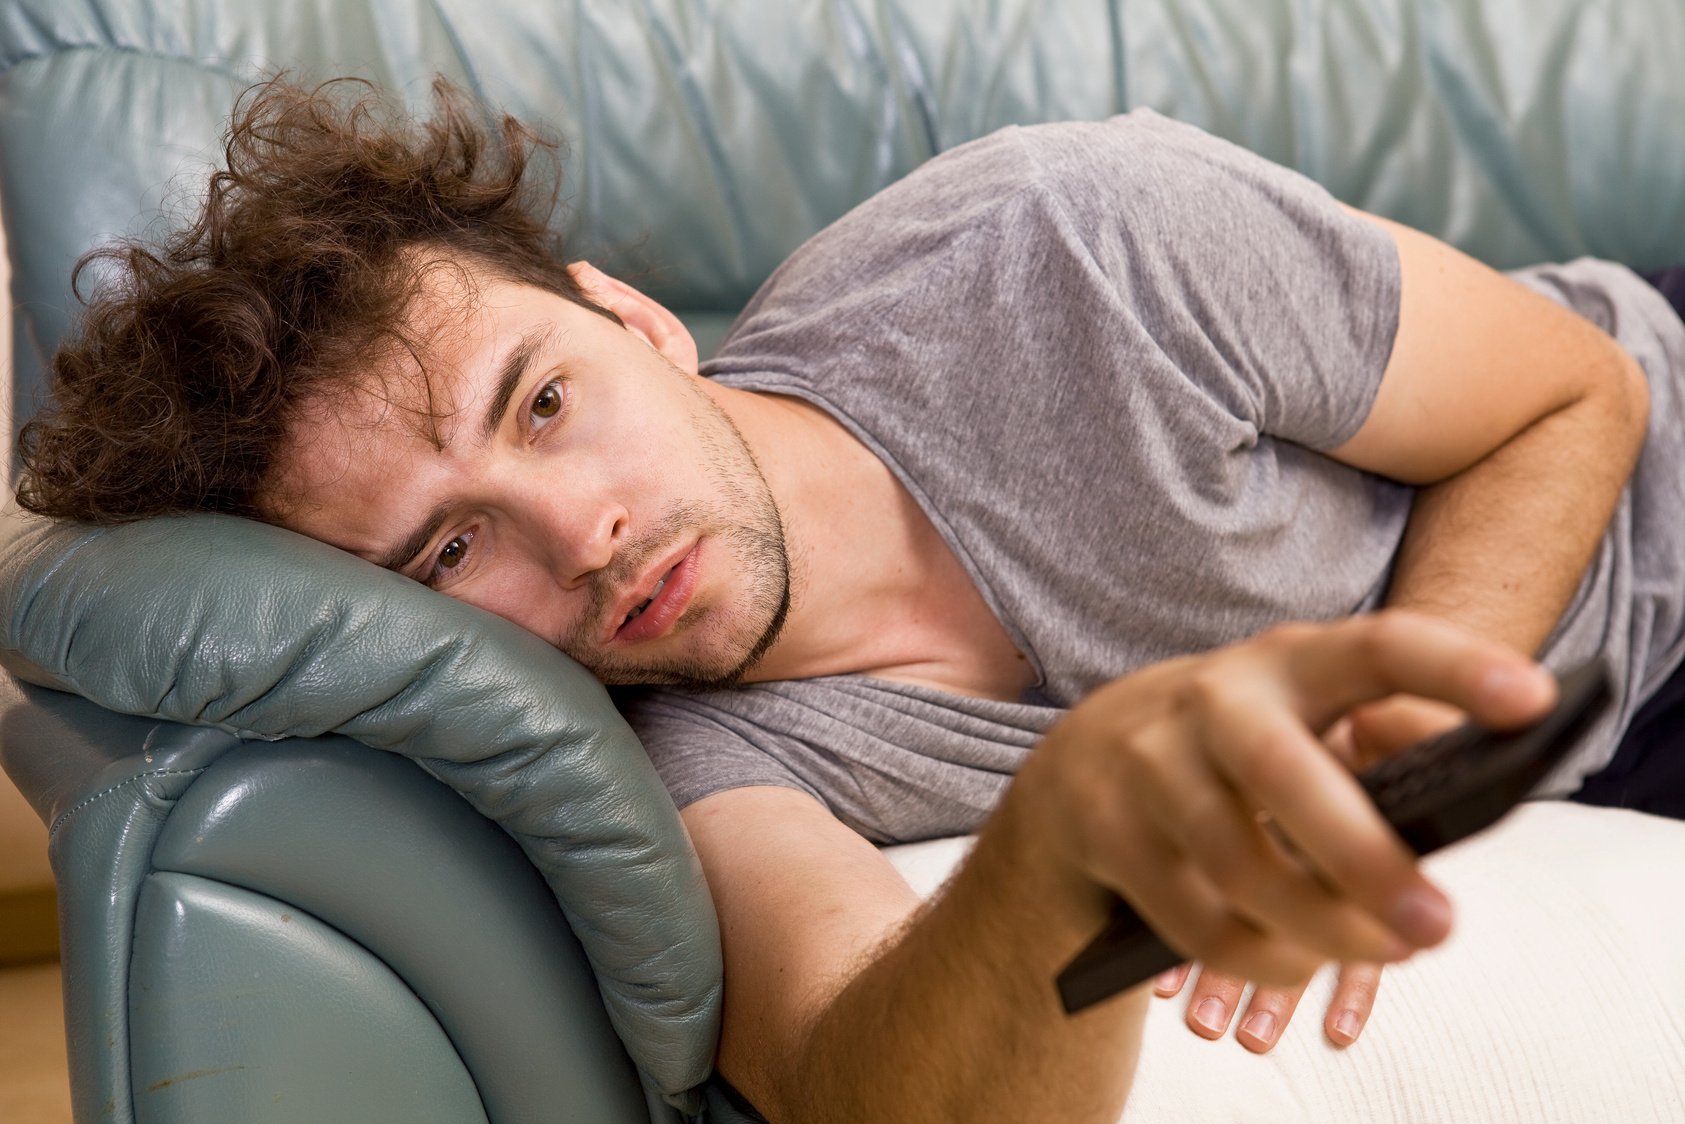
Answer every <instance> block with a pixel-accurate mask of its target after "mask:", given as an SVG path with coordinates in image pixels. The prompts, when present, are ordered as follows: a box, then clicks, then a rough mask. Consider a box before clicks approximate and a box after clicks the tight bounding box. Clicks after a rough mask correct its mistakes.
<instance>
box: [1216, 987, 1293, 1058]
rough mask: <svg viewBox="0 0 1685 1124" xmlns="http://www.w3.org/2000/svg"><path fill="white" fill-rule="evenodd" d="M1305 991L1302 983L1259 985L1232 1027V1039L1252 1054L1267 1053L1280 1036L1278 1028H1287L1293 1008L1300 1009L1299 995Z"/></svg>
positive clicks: (1280, 1030) (1281, 1029)
mask: <svg viewBox="0 0 1685 1124" xmlns="http://www.w3.org/2000/svg"><path fill="white" fill-rule="evenodd" d="M1307 982H1308V981H1307ZM1304 994H1305V985H1304V984H1299V985H1298V986H1297V987H1263V986H1260V987H1259V988H1258V989H1257V990H1256V991H1254V992H1253V993H1252V1000H1251V1002H1249V1003H1248V1004H1247V1005H1246V1014H1245V1016H1243V1017H1242V1018H1241V1020H1240V1026H1239V1027H1238V1028H1236V1030H1235V1034H1234V1036H1235V1041H1236V1042H1239V1043H1240V1044H1241V1045H1242V1046H1245V1047H1246V1048H1247V1049H1248V1050H1251V1051H1252V1052H1253V1053H1254V1054H1265V1053H1268V1052H1269V1051H1270V1050H1271V1049H1272V1048H1273V1047H1274V1046H1275V1044H1276V1042H1278V1041H1279V1040H1280V1039H1281V1032H1282V1031H1283V1030H1285V1029H1286V1028H1287V1023H1288V1020H1289V1019H1291V1018H1292V1017H1293V1012H1294V1011H1297V1010H1298V1009H1299V999H1300V997H1301V996H1303V995H1304Z"/></svg>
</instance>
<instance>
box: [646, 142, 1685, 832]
mask: <svg viewBox="0 0 1685 1124" xmlns="http://www.w3.org/2000/svg"><path fill="white" fill-rule="evenodd" d="M1522 279H1523V280H1525V281H1526V282H1527V283H1529V284H1532V285H1534V286H1535V287H1536V288H1539V289H1540V290H1541V291H1544V292H1547V293H1548V294H1549V295H1551V296H1553V297H1555V298H1557V299H1559V300H1564V301H1566V302H1568V303H1570V304H1571V305H1572V306H1573V307H1575V308H1576V309H1578V310H1579V311H1580V312H1582V313H1583V314H1586V315H1588V316H1590V317H1591V318H1592V319H1594V320H1596V321H1598V322H1599V323H1601V324H1603V326H1604V327H1605V328H1608V329H1610V330H1611V331H1613V332H1614V333H1615V334H1616V335H1617V336H1618V338H1620V339H1621V341H1622V342H1623V343H1624V344H1626V345H1627V346H1628V347H1629V348H1630V349H1631V350H1632V351H1633V353H1634V354H1635V355H1636V356H1637V357H1638V358H1639V360H1640V361H1641V362H1642V363H1643V364H1644V365H1645V368H1646V370H1647V371H1648V372H1649V375H1650V378H1651V381H1652V384H1653V385H1654V386H1655V387H1656V393H1655V402H1654V407H1653V411H1654V412H1653V415H1652V417H1653V420H1652V431H1651V440H1650V445H1649V447H1648V448H1647V451H1646V454H1645V457H1644V462H1643V467H1642V472H1643V473H1644V474H1645V477H1646V480H1647V481H1649V482H1651V483H1653V484H1654V487H1650V488H1646V487H1645V481H1640V482H1639V484H1637V485H1635V487H1634V488H1632V489H1629V491H1628V495H1627V497H1626V498H1625V499H1623V501H1622V504H1621V509H1620V511H1619V513H1618V514H1617V516H1616V518H1615V520H1614V523H1613V525H1612V526H1611V528H1610V531H1609V533H1608V535H1607V537H1606V538H1605V540H1604V543H1603V546H1602V549H1601V551H1600V552H1599V554H1598V557H1597V560H1596V562H1595V564H1594V567H1593V569H1592V571H1591V572H1590V573H1589V574H1588V576H1587V578H1586V580H1585V582H1584V583H1583V585H1582V587H1581V589H1580V591H1579V594H1578V596H1577V597H1576V599H1575V601H1574V603H1573V606H1572V608H1571V609H1570V610H1569V612H1568V614H1567V615H1566V616H1565V618H1564V621H1563V623H1562V624H1561V625H1560V626H1559V628H1558V631H1557V634H1556V636H1555V637H1554V638H1553V640H1552V641H1551V644H1550V646H1549V649H1548V658H1549V659H1550V660H1551V661H1552V662H1553V663H1554V664H1556V665H1559V666H1560V665H1565V664H1567V663H1571V662H1574V661H1577V660H1579V659H1582V658H1585V657H1586V656H1589V655H1591V654H1593V653H1596V652H1602V653H1605V654H1606V655H1607V656H1608V657H1609V658H1610V661H1611V663H1612V664H1613V666H1614V668H1615V670H1616V675H1617V678H1618V680H1619V683H1620V693H1621V695H1622V697H1623V700H1624V703H1623V706H1622V709H1621V714H1620V715H1619V716H1617V718H1616V719H1615V720H1612V721H1611V723H1609V724H1608V726H1607V728H1606V729H1604V730H1602V731H1600V732H1599V733H1598V734H1597V735H1596V736H1595V737H1593V738H1592V739H1591V740H1590V742H1589V743H1588V745H1587V746H1586V748H1585V750H1584V751H1583V752H1582V753H1581V755H1580V756H1579V758H1577V763H1574V764H1573V765H1572V768H1571V769H1570V770H1569V771H1567V772H1565V773H1564V774H1563V775H1561V776H1560V777H1558V778H1556V779H1555V780H1553V781H1552V782H1551V784H1552V785H1554V787H1555V790H1556V791H1566V790H1571V789H1572V788H1573V787H1575V786H1576V784H1577V778H1578V776H1580V775H1582V774H1584V773H1586V772H1588V771H1590V770H1591V769H1592V768H1594V767H1595V766H1596V764H1598V763H1599V762H1601V761H1602V760H1606V759H1607V757H1608V755H1609V754H1610V753H1611V752H1612V747H1613V745H1614V742H1615V738H1616V729H1617V728H1616V726H1615V724H1614V722H1615V721H1619V722H1620V723H1622V724H1624V721H1625V718H1626V717H1627V716H1628V715H1629V714H1630V711H1631V709H1632V708H1633V706H1635V705H1636V701H1637V700H1638V699H1640V698H1641V697H1642V696H1643V694H1644V693H1646V692H1647V691H1649V690H1652V689H1653V688H1654V687H1655V686H1657V685H1659V683H1660V681H1661V679H1662V678H1663V677H1665V674H1666V673H1667V671H1669V670H1671V668H1672V667H1673V666H1674V665H1675V664H1677V663H1678V662H1679V661H1680V659H1681V654H1682V644H1685V641H1682V637H1681V630H1682V623H1681V608H1682V606H1681V602H1682V600H1685V520H1682V519H1679V518H1677V517H1676V516H1675V517H1672V518H1669V517H1668V516H1669V512H1670V511H1671V512H1677V511H1678V510H1680V509H1679V492H1680V487H1679V481H1680V480H1681V479H1682V478H1685V467H1682V464H1681V462H1682V460H1685V451H1682V449H1681V435H1682V434H1685V424H1681V419H1680V417H1679V404H1678V401H1677V398H1678V394H1677V391H1676V389H1675V386H1674V381H1675V377H1676V376H1675V374H1674V372H1681V371H1685V327H1682V325H1681V323H1680V321H1679V319H1678V318H1677V317H1676V316H1675V315H1674V313H1673V311H1672V309H1671V308H1670V307H1669V306H1668V305H1667V303H1666V302H1665V301H1664V300H1663V299H1662V298H1661V297H1660V296H1659V295H1657V294H1656V293H1654V292H1653V291H1652V290H1651V289H1650V288H1649V286H1647V285H1646V284H1645V283H1644V282H1643V281H1642V280H1641V279H1639V278H1638V277H1636V276H1635V275H1634V274H1632V273H1631V272H1630V271H1628V270H1626V269H1624V268H1621V267H1618V266H1612V265H1609V264H1607V263H1602V262H1591V261H1585V262H1579V263H1574V264H1572V265H1568V266H1561V267H1550V268H1546V269H1542V270H1539V271H1537V272H1535V273H1532V274H1530V275H1527V276H1525V277H1523V278H1522ZM1398 307H1399V269H1398V260H1397V255H1396V252H1395V250H1394V248H1393V246H1392V242H1391V240H1390V239H1389V238H1388V237H1387V236H1386V235H1385V234H1384V233H1382V232H1381V231H1379V230H1378V229H1377V228H1375V227H1374V226H1373V225H1371V224H1369V223H1366V222H1364V221H1363V220H1361V219H1358V218H1355V217H1353V216H1351V215H1349V214H1348V213H1346V212H1344V211H1342V210H1341V209H1340V208H1339V207H1338V206H1337V205H1336V204H1335V203H1334V201H1333V200H1332V199H1331V198H1330V197H1329V196H1328V194H1327V193H1326V192H1324V191H1323V190H1322V189H1321V188H1320V187H1318V186H1316V185H1315V184H1314V183H1312V182H1311V181H1309V180H1307V179H1305V178H1303V177H1301V176H1299V175H1297V174H1295V173H1293V172H1290V171H1288V170H1285V169H1283V168H1280V167H1277V166H1275V165H1273V164H1270V163H1268V162H1266V161H1264V160H1262V159H1260V158H1258V157H1256V156H1253V155H1251V154H1249V153H1247V152H1246V151H1244V150H1242V149H1240V148H1237V147H1235V146H1233V145H1230V144H1228V143H1226V142H1223V141H1220V140H1217V139H1215V138H1213V137H1210V136H1208V135H1206V134H1204V133H1202V132H1200V131H1198V130H1196V129H1193V128H1191V127H1189V126H1186V125H1181V124H1177V123H1175V122H1172V121H1169V120H1166V119H1165V118H1162V117H1159V116H1157V115H1155V114H1153V113H1150V112H1146V111H1138V112H1135V113H1132V114H1129V115H1127V116H1123V117H1117V118H1113V119H1112V120H1109V121H1105V122H1096V123H1072V124H1061V125H1049V126H1038V127H1033V128H1012V129H1006V130H1003V131H1001V132H998V133H995V134H992V135H991V136H988V137H985V138H983V139H981V140H979V141H976V142H974V143H971V144H968V145H965V146H962V147H960V148H956V149H954V150H952V151H950V152H948V153H945V154H943V155H942V156H940V157H938V158H936V159H934V160H931V161H929V162H928V163H926V164H925V165H923V166H922V167H921V168H919V169H918V170H917V171H915V172H914V173H913V174H912V175H910V176H908V177H907V178H906V179H904V180H902V181H901V182H899V183H897V184H895V185H893V186H891V187H890V188H888V189H887V190H885V191H883V192H882V193H880V194H879V195H877V196H875V197H873V198H872V199H870V200H868V201H867V202H865V203H863V204H862V205H861V206H860V207H858V208H856V209H855V210H854V211H852V212H850V213H849V214H848V215H846V216H844V217H843V218H842V219H841V220H839V221H838V222H837V223H835V224H834V225H832V226H830V227H829V228H827V229H826V230H824V231H822V232H821V233H819V234H818V235H816V236H815V237H814V238H813V239H812V240H810V241H809V242H808V243H807V244H806V245H804V246H803V247H802V248H801V249H800V250H798V251H797V252H796V254H795V255H793V256H792V257H791V258H790V259H789V260H788V261H787V262H785V263H784V265H782V266H781V267H780V268H779V269H778V270H777V272H775V273H774V274H773V275H772V277H771V278H770V279H768V281H767V283H766V284H765V285H764V286H763V287H762V289H761V290H760V292H759V293H757V294H756V296H755V298H754V299H753V300H752V301H751V302H750V304H749V306H748V307H747V308H746V309H745V310H744V312H743V315H742V316H741V317H740V319H739V320H738V322H737V324H736V325H735V327H734V328H733V331H732V334H731V336H730V337H729V338H728V340H727V341H726V343H725V344H724V346H723V348H722V349H721V351H720V354H719V356H718V357H717V358H716V359H714V360H713V361H712V362H711V363H710V364H709V365H708V366H707V368H706V369H705V373H706V374H708V375H709V376H710V377H712V378H714V379H717V380H718V381H719V382H721V383H722V384H725V385H729V386H733V387H738V388H741V389H746V390H754V391H759V392H765V393H771V394H785V395H792V396H795V397H798V398H802V399H805V400H807V401H809V402H812V403H814V404H815V405H817V406H819V407H821V408H822V409H824V410H826V411H827V412H828V413H829V414H830V415H831V416H832V417H834V418H835V419H836V420H837V421H839V422H840V423H841V424H843V425H844V426H846V427H847V428H848V429H849V430H850V431H851V432H852V433H853V434H854V435H855V436H856V437H858V438H859V439H860V440H861V441H863V442H865V444H866V445H867V446H868V447H869V448H870V449H871V450H872V451H873V452H874V453H876V454H877V455H878V456H879V457H880V458H882V460H883V461H884V462H885V463H886V464H887V465H888V466H889V467H890V468H891V469H892V470H893V471H894V472H895V474H896V475H897V477H898V478H899V479H900V481H901V483H902V484H903V485H905V487H906V488H907V490H908V491H909V492H910V493H911V494H912V496H913V497H914V499H915V500H916V501H917V502H918V503H919V504H920V506H921V507H922V508H923V510H924V512H925V513H926V514H927V515H928V516H929V517H930V519H931V521H932V522H933V523H934V524H935V526H936V529H937V530H938V531H939V532H940V534H941V535H942V537H943V538H944V539H945V540H946V541H947V543H948V545H949V546H950V547H951V548H952V550H953V551H954V554H955V555H956V556H957V557H958V559H959V560H960V562H961V563H962V564H963V565H964V567H965V569H966V571H967V572H968V573H969V574H970V575H971V578H972V580H973V581H974V582H975V583H976V585H977V588H978V589H979V590H980V591H981V593H982V595H983V598H984V599H985V601H986V602H987V603H988V605H989V607H990V608H991V609H992V610H993V611H994V612H995V614H996V616H997V617H998V618H999V619H1000V621H1001V623H1002V624H1003V625H1004V627H1005V629H1006V631H1007V632H1008V633H1009V634H1010V635H1011V637H1012V639H1013V640H1014V642H1015V643H1016V644H1017V645H1018V648H1019V650H1020V651H1022V652H1023V653H1024V654H1025V655H1026V656H1027V658H1028V659H1029V660H1030V661H1031V662H1032V664H1033V666H1034V669H1035V671H1036V673H1037V676H1038V684H1037V686H1036V688H1035V689H1034V690H1033V691H1032V692H1030V693H1029V694H1028V695H1027V696H1026V697H1025V698H1024V699H1023V700H1021V701H1020V702H1017V703H1004V702H996V701H988V700H981V699H975V698H969V697H964V696H959V695H952V694H947V693H944V692H942V691H938V690H933V689H930V688H923V687H917V686H910V685H906V684H899V683H892V682H888V681H884V680H878V679H873V678H870V677H867V676H860V675H841V676H828V677H824V678H818V679H808V680H792V681H785V682H777V683H767V684H758V685H752V686H749V687H745V688H742V689H739V690H734V691H711V692H681V691H672V690H647V691H638V692H629V693H624V694H623V695H622V696H621V703H622V706H623V707H624V709H625V711H626V713H627V716H628V718H629V719H630V720H631V722H632V725H633V726H634V728H635V729H636V730H637V731H638V733H639V735H640V736H641V737H642V738H643V740H644V744H645V746H646V747H647V749H648V751H649V753H650V756H651V758H652V759H653V760H654V762H655V765H656V767H657V769H658V770H659V771H660V773H661V776H662V778H663V780H664V781H665V782H666V784H667V786H668V788H669V789H670V791H671V792H672V794H673V796H674V798H675V800H677V801H678V803H679V804H680V805H681V806H683V805H685V804H688V803H690V802H692V801H694V800H697V799H700V798H701V797H703V796H706V795H708V794H710V793H713V792H718V791H721V790H723V789H728V788H735V787H741V786H745V785H782V786H787V787H792V788H796V789H800V790H802V791H805V792H808V793H810V794H812V795H813V796H815V797H816V798H818V799H819V800H821V801H822V802H823V803H825V804H826V805H827V806H828V807H829V808H830V809H831V810H832V811H833V812H834V813H835V814H836V815H837V816H838V817H839V818H840V819H841V820H842V821H843V822H845V823H847V824H848V825H849V826H851V827H853V828H854V829H855V830H857V831H859V832H860V833H862V834H863V835H865V836H866V837H867V838H869V839H872V840H874V841H876V842H880V843H885V842H896V841H909V840H915V839H922V838H930V837H934V836H940V835H951V834H957V833H963V832H969V831H974V830H976V828H977V827H978V825H979V824H980V823H981V821H982V820H983V819H984V817H986V816H987V814H988V812H989V811H990V809H991V808H992V807H993V806H994V804H995V801H996V800H997V799H998V798H999V796H1000V794H1001V792H1002V790H1003V789H1004V788H1005V786H1006V784H1007V783H1008V781H1009V780H1010V778H1011V776H1012V774H1013V773H1014V772H1015V771H1016V769H1017V768H1018V766H1019V764H1020V763H1021V762H1022V761H1023V759H1024V757H1025V755H1026V754H1027V753H1028V751H1029V749H1030V747H1031V746H1032V745H1033V744H1034V743H1035V741H1036V740H1037V738H1038V737H1039V736H1040V735H1041V733H1042V732H1043V731H1044V730H1045V729H1046V728H1047V727H1048V725H1049V724H1051V722H1052V721H1053V720H1054V719H1055V718H1057V717H1058V715H1059V713H1060V711H1061V710H1062V709H1063V708H1066V707H1069V706H1071V705H1072V704H1074V703H1075V702H1076V701H1077V700H1078V699H1080V698H1082V697H1083V696H1084V695H1085V694H1087V693H1088V692H1089V691H1091V690H1093V689H1094V688H1095V687H1096V686H1098V685H1100V684H1102V683H1104V682H1106V681H1107V680H1109V679H1112V678H1115V677H1117V676H1119V675H1122V674H1124V673H1126V672H1128V671H1130V670H1131V669H1133V668H1137V667H1140V666H1141V665H1143V664H1147V663H1151V662H1154V661H1158V660H1163V659H1166V658H1169V657H1172V656H1177V655H1182V654H1186V653H1191V652H1198V651H1204V650H1208V649H1211V648H1214V647H1217V646H1220V645H1223V644H1227V643H1230V642H1233V641H1236V640H1239V639H1242V638H1245V637H1248V636H1252V635H1255V634H1256V633H1258V632H1260V631H1262V630H1264V629H1266V628H1268V627H1269V626H1270V625H1272V624H1274V623H1276V622H1280V621H1284V620H1328V619H1333V618H1338V617H1343V616H1346V615H1348V614H1351V613H1354V612H1359V611H1362V610H1366V609H1371V608H1375V607H1377V606H1379V605H1380V604H1381V603H1382V601H1383V599H1384V597H1385V594H1386V590H1387V583H1388V580H1389V577H1390V572H1391V566H1392V563H1393V556H1394V554H1395V552H1396V551H1397V548H1398V545H1399V540H1400V536H1401V535H1402V533H1403V530H1404V526H1405V522H1406V520H1407V518H1408V516H1409V514H1410V505H1411V500H1412V496H1413V491H1412V490H1411V489H1410V488H1408V487H1405V486H1402V485H1399V484H1396V483H1393V482H1390V481H1387V480H1384V479H1381V478H1379V477H1376V476H1372V475H1369V474H1367V473H1363V472H1360V471H1357V470H1355V469H1351V468H1348V467H1346V466H1343V465H1341V464H1339V463H1338V462H1336V461H1334V460H1331V459H1329V458H1328V457H1326V456H1324V455H1322V452H1321V451H1324V450H1328V449H1332V448H1335V447H1336V446H1338V445H1340V444H1342V443H1343V442H1345V441H1346V440H1347V439H1349V438H1350V437H1351V436H1352V435H1353V434H1354V433H1355V432H1356V431H1357V429H1358V428H1359V427H1360V426H1361V424H1362V423H1363V421H1364V419H1365V417H1366V416H1367V415H1368V412H1369V409H1370V406H1371V404H1372V402H1373V400H1374V396H1375V393H1376V391H1377V389H1378V386H1379V383H1380V378H1381V374H1382V372H1383V370H1384V369H1385V367H1386V363H1387V359H1388V357H1389V355H1390V353H1391V348H1392V342H1393V336H1394V333H1395V331H1396V328H1397V317H1398Z"/></svg>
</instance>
